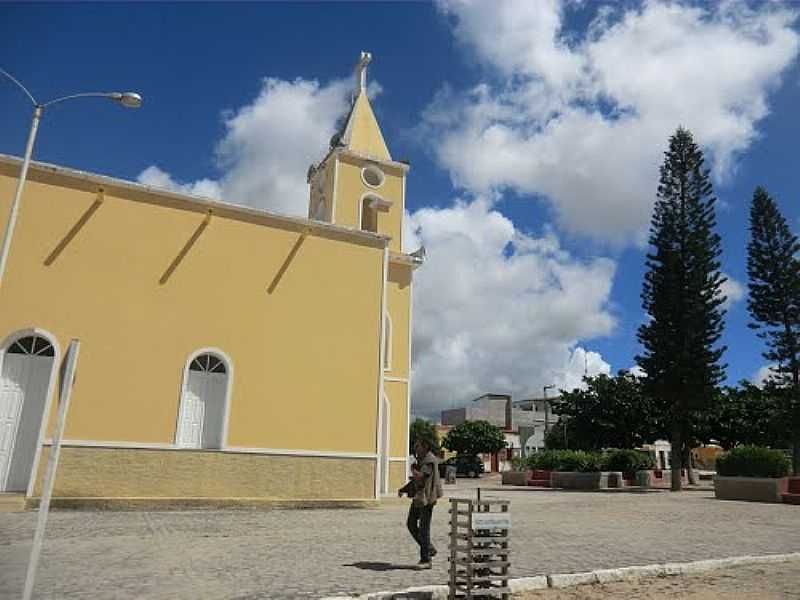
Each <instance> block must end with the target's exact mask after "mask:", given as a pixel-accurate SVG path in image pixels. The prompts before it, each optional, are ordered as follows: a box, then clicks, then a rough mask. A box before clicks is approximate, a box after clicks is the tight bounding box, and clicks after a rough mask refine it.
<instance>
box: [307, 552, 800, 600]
mask: <svg viewBox="0 0 800 600" xmlns="http://www.w3.org/2000/svg"><path fill="white" fill-rule="evenodd" d="M794 560H797V561H800V552H792V553H790V554H767V555H764V556H752V555H747V556H734V557H730V558H714V559H710V560H697V561H693V562H688V563H660V564H654V565H641V566H635V567H621V568H618V569H598V570H595V571H589V572H587V573H559V574H554V575H539V576H536V577H517V578H515V579H510V580H509V582H508V583H509V587H510V588H511V593H512V594H517V593H519V592H528V591H534V590H544V589H548V588H554V589H558V588H565V587H572V586H576V585H585V584H592V583H613V582H615V581H627V580H631V579H644V578H648V577H666V576H669V575H695V574H697V573H706V572H708V571H715V570H717V569H726V568H730V567H740V566H747V565H757V564H764V563H782V562H790V561H794ZM447 592H448V588H447V586H446V585H427V586H421V587H412V588H406V589H404V590H400V591H396V592H371V593H368V594H361V595H359V596H327V597H325V598H321V599H320V600H401V599H403V598H409V599H410V598H415V599H422V598H424V599H425V600H446V599H447Z"/></svg>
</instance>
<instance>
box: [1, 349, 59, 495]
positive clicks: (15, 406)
mask: <svg viewBox="0 0 800 600" xmlns="http://www.w3.org/2000/svg"><path fill="white" fill-rule="evenodd" d="M18 335H19V334H18ZM11 339H12V341H11V342H9V343H8V344H7V345H6V346H5V348H2V347H0V363H2V368H0V492H24V491H27V489H28V484H29V482H30V479H31V473H32V472H33V466H34V462H35V461H36V452H37V448H38V445H39V437H40V433H41V429H42V423H43V421H44V415H45V412H46V407H47V399H48V396H49V394H50V388H51V385H50V382H51V380H52V377H53V372H54V367H55V362H56V361H55V355H56V351H55V348H54V346H53V343H52V342H51V341H50V340H48V339H47V338H46V337H44V336H43V335H37V334H33V335H29V334H24V333H23V334H22V335H21V336H20V337H12V338H11Z"/></svg>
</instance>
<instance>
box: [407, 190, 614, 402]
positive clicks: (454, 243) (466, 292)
mask: <svg viewBox="0 0 800 600" xmlns="http://www.w3.org/2000/svg"><path fill="white" fill-rule="evenodd" d="M409 223H410V229H411V230H412V231H413V234H414V235H415V236H416V239H417V240H418V241H419V242H421V243H423V244H424V245H425V247H426V249H427V252H428V259H427V261H426V263H425V265H424V266H423V267H422V268H421V269H419V270H418V271H417V272H416V274H415V276H414V295H415V296H414V346H413V351H414V367H413V386H414V387H413V398H414V406H413V408H414V411H415V413H418V414H426V415H429V416H434V417H436V416H438V411H440V410H441V409H442V408H446V407H449V406H450V405H451V404H453V403H456V404H457V403H460V402H463V401H464V400H468V399H470V398H474V397H477V396H479V395H481V394H483V393H486V392H510V393H512V394H514V395H515V396H518V397H519V396H524V395H532V394H537V393H538V392H540V391H541V389H542V386H543V385H547V384H555V385H556V386H557V387H565V388H572V387H574V386H576V385H578V384H580V383H581V377H582V376H583V373H584V368H585V366H588V372H589V374H596V373H599V372H605V373H607V372H609V365H608V364H607V363H605V361H603V360H602V358H601V357H600V355H599V354H597V353H594V352H588V353H586V351H585V350H584V349H583V348H581V347H577V343H578V341H579V340H586V339H590V338H592V337H596V336H603V335H608V334H609V333H610V332H611V331H612V329H613V327H614V324H615V321H614V318H613V316H612V315H611V314H610V312H609V310H608V307H607V303H608V299H609V294H610V291H611V282H612V279H613V277H614V272H615V264H614V263H613V262H612V261H611V260H608V259H605V258H595V259H591V260H586V261H581V260H578V259H576V258H575V257H573V256H571V255H570V254H569V253H568V252H567V251H565V250H563V249H562V248H561V246H560V244H559V241H558V239H557V237H556V236H555V234H554V233H553V232H552V231H550V232H548V233H546V234H545V235H543V236H542V237H538V238H537V237H533V236H530V235H527V234H525V233H523V232H520V231H519V230H517V229H516V228H515V227H514V224H513V223H512V222H511V221H510V220H509V219H508V218H506V217H504V216H503V215H502V214H500V213H499V212H497V211H496V210H492V209H491V207H490V202H488V201H487V200H485V199H477V200H474V201H472V202H465V201H456V202H455V203H454V204H453V205H452V206H451V207H449V208H445V209H434V208H423V209H420V210H418V211H417V212H415V213H413V214H412V215H410V217H409ZM584 357H586V361H584ZM537 391H538V392H537Z"/></svg>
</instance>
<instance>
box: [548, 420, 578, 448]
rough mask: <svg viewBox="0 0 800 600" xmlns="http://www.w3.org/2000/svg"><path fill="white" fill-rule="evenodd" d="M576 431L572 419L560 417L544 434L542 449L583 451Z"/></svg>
mask: <svg viewBox="0 0 800 600" xmlns="http://www.w3.org/2000/svg"><path fill="white" fill-rule="evenodd" d="M576 431H577V430H576V428H575V427H574V425H573V422H572V417H567V416H564V415H562V416H561V417H560V418H559V419H558V421H556V422H555V423H553V424H552V425H551V426H550V429H548V430H547V433H545V434H544V447H545V448H546V449H548V450H568V449H570V448H572V449H573V450H574V449H576V448H578V449H585V447H584V446H585V445H584V444H582V443H581V441H580V440H578V438H577V436H576Z"/></svg>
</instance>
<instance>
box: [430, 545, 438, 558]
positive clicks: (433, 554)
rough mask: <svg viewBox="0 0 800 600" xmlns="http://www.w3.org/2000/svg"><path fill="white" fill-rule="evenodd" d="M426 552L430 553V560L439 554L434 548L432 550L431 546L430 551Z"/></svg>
mask: <svg viewBox="0 0 800 600" xmlns="http://www.w3.org/2000/svg"><path fill="white" fill-rule="evenodd" d="M428 552H429V553H430V555H431V558H433V557H434V556H436V555H437V554H439V552H438V551H437V550H436V548H434V547H433V546H431V548H430V550H429V551H428Z"/></svg>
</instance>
